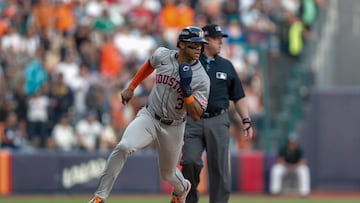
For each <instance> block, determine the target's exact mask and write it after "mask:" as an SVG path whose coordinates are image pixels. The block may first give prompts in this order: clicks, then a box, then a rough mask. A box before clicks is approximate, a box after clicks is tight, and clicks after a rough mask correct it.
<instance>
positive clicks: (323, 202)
mask: <svg viewBox="0 0 360 203" xmlns="http://www.w3.org/2000/svg"><path fill="white" fill-rule="evenodd" d="M90 198H91V195H89V196H86V195H43V196H42V195H21V196H6V197H3V196H0V202H1V203H87V202H88V201H89V199H90ZM169 201H170V196H169V195H141V194H139V195H136V194H135V195H113V196H110V198H108V199H107V200H106V203H120V202H122V203H145V202H146V203H168V202H169ZM208 201H209V199H208V197H207V196H203V197H201V201H200V202H199V203H208ZM243 202H244V203H359V202H360V197H359V196H358V197H350V196H349V197H346V196H336V197H330V196H328V197H327V196H314V197H313V196H310V197H308V198H299V197H297V196H280V197H271V196H267V195H232V196H231V199H230V201H229V203H243Z"/></svg>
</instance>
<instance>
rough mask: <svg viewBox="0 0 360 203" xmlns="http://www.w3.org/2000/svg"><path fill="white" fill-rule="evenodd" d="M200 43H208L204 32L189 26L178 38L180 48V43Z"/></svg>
mask: <svg viewBox="0 0 360 203" xmlns="http://www.w3.org/2000/svg"><path fill="white" fill-rule="evenodd" d="M180 41H184V42H200V43H205V44H207V43H208V42H207V41H206V40H205V38H204V31H203V30H202V29H201V28H199V27H196V26H188V27H185V28H183V29H182V30H181V31H180V33H179V36H178V40H177V45H178V47H179V42H180Z"/></svg>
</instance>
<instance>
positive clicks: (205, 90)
mask: <svg viewBox="0 0 360 203" xmlns="http://www.w3.org/2000/svg"><path fill="white" fill-rule="evenodd" d="M209 94H210V79H209V77H203V80H202V81H201V83H200V84H199V85H198V86H197V87H195V88H194V89H193V96H194V97H195V99H196V100H197V101H198V102H199V103H200V105H201V107H202V109H203V110H205V109H206V108H207V105H208V98H209Z"/></svg>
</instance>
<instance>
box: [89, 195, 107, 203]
mask: <svg viewBox="0 0 360 203" xmlns="http://www.w3.org/2000/svg"><path fill="white" fill-rule="evenodd" d="M88 203H105V202H104V200H103V199H101V197H99V196H95V197H94V198H92V199H91V200H90V201H89V202H88Z"/></svg>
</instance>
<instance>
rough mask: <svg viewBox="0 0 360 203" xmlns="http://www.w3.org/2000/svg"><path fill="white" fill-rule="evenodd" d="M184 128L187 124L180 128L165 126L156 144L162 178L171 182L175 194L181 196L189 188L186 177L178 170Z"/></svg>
mask: <svg viewBox="0 0 360 203" xmlns="http://www.w3.org/2000/svg"><path fill="white" fill-rule="evenodd" d="M184 127H185V123H183V124H181V125H179V126H163V128H162V129H161V133H160V134H158V140H157V142H156V147H157V152H158V158H159V171H160V176H161V178H162V179H163V180H165V181H167V182H169V183H170V184H171V185H172V186H173V187H174V193H175V194H179V195H180V194H183V193H184V192H185V191H186V190H187V189H188V188H189V185H188V183H187V182H186V181H185V178H184V176H183V175H182V173H181V172H180V170H179V169H178V168H177V165H178V163H179V157H180V153H181V147H182V144H183V133H184Z"/></svg>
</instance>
